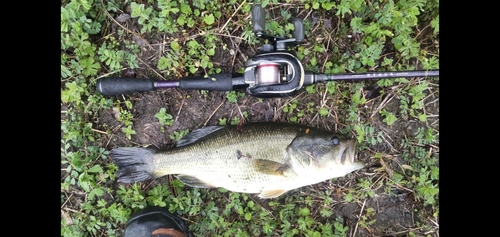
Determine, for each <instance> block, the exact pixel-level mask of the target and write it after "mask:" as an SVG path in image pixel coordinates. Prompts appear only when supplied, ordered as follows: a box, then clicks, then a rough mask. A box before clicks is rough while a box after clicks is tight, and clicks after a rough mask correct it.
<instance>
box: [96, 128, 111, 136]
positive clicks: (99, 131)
mask: <svg viewBox="0 0 500 237" xmlns="http://www.w3.org/2000/svg"><path fill="white" fill-rule="evenodd" d="M92 131H94V132H98V133H102V134H106V135H108V133H107V132H104V131H101V130H97V129H95V128H92Z"/></svg>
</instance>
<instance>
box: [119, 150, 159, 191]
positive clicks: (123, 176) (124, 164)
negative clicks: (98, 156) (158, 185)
mask: <svg viewBox="0 0 500 237" xmlns="http://www.w3.org/2000/svg"><path fill="white" fill-rule="evenodd" d="M154 153H155V152H154V151H153V150H152V149H149V148H139V147H120V148H115V149H112V150H111V152H110V156H111V158H112V159H113V161H114V162H115V164H116V165H117V166H118V171H117V172H116V177H117V179H118V182H122V183H135V182H141V181H145V180H149V179H154V178H156V176H155V175H154V173H153V169H152V168H151V164H153V154H154Z"/></svg>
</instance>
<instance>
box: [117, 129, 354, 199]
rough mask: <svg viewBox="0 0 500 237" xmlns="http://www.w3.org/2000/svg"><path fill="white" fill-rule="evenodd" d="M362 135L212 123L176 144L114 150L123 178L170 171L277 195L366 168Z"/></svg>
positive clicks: (197, 183) (191, 179)
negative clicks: (358, 152) (359, 148)
mask: <svg viewBox="0 0 500 237" xmlns="http://www.w3.org/2000/svg"><path fill="white" fill-rule="evenodd" d="M355 147H356V139H350V138H345V137H343V136H342V135H340V134H336V133H332V132H327V131H323V130H320V129H316V128H312V127H308V126H303V125H298V124H287V123H269V122H266V123H248V124H245V125H243V126H229V125H228V126H207V127H204V128H200V129H197V130H194V131H192V132H191V133H189V134H188V135H186V136H185V137H184V138H182V139H181V140H180V141H179V142H178V143H177V146H176V147H175V148H172V149H167V150H157V149H151V148H138V147H122V148H115V149H112V150H111V153H110V156H111V157H112V159H113V161H114V162H115V164H116V165H117V166H118V171H117V178H118V181H119V182H123V183H134V182H140V181H145V180H149V179H154V178H158V177H161V176H164V175H168V174H175V175H177V176H176V177H177V178H178V179H179V180H180V181H182V182H183V183H185V184H186V185H188V186H191V187H198V188H212V187H223V188H225V189H227V190H230V191H234V192H243V193H259V197H261V198H275V197H278V196H280V195H282V194H283V193H285V192H287V191H289V190H292V189H296V188H299V187H303V186H306V185H311V184H315V183H319V182H322V181H324V180H327V179H331V178H335V177H341V176H344V175H346V174H348V173H350V172H352V171H355V170H358V169H361V168H362V167H363V166H364V164H363V163H361V162H357V161H354V157H355V154H354V153H355Z"/></svg>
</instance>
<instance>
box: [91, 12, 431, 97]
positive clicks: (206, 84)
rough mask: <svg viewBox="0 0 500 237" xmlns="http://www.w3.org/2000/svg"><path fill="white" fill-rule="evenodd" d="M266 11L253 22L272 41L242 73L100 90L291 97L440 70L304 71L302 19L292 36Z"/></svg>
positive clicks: (128, 82) (113, 82)
mask: <svg viewBox="0 0 500 237" xmlns="http://www.w3.org/2000/svg"><path fill="white" fill-rule="evenodd" d="M264 20H265V11H264V9H263V8H262V7H261V5H260V4H254V5H253V7H252V25H253V30H254V32H255V35H256V36H257V37H259V38H262V39H267V40H268V42H269V44H264V45H263V46H261V47H260V51H259V52H258V53H257V54H256V55H255V56H253V57H252V58H250V59H249V60H248V61H247V62H246V66H245V71H244V73H243V74H241V73H221V74H213V75H208V77H204V76H201V77H185V78H180V79H179V80H174V81H159V80H155V79H151V78H117V77H106V78H101V79H99V80H98V81H97V91H99V92H100V93H102V94H103V95H120V94H131V93H134V92H140V91H152V90H156V89H162V88H180V89H184V90H189V89H193V90H210V91H230V90H236V89H244V88H246V90H247V92H248V93H249V94H250V95H252V96H256V97H261V98H269V97H287V96H292V95H294V94H295V93H297V91H298V90H300V89H301V88H302V87H303V86H308V85H312V84H314V83H318V82H325V81H332V80H366V79H381V78H401V77H438V76H439V70H430V71H403V72H374V73H373V72H368V73H349V74H319V73H314V72H308V71H304V67H303V66H302V63H301V62H300V61H299V59H298V58H297V57H296V56H295V55H294V54H293V53H291V52H289V51H287V47H288V46H293V45H298V44H300V43H301V42H302V41H304V29H303V25H302V20H301V19H299V18H291V23H292V24H293V25H294V26H295V28H294V31H293V33H292V38H289V39H286V38H284V37H281V36H270V35H266V34H265V21H264Z"/></svg>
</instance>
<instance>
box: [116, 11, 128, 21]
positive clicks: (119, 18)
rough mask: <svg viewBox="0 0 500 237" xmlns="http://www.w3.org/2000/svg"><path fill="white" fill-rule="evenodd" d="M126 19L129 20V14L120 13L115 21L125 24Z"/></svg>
mask: <svg viewBox="0 0 500 237" xmlns="http://www.w3.org/2000/svg"><path fill="white" fill-rule="evenodd" d="M128 19H130V15H129V14H125V13H122V14H120V15H119V16H117V17H116V18H115V20H116V21H118V22H120V23H122V22H126V21H127V20H128Z"/></svg>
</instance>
